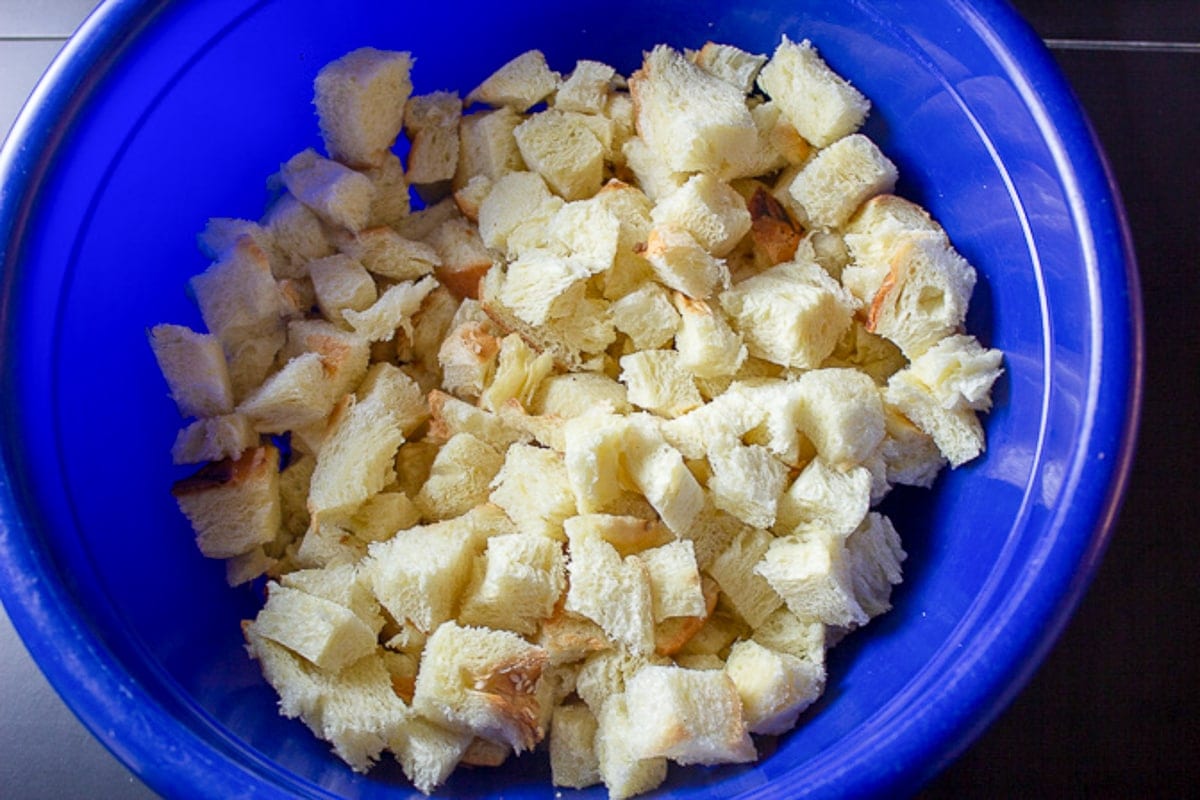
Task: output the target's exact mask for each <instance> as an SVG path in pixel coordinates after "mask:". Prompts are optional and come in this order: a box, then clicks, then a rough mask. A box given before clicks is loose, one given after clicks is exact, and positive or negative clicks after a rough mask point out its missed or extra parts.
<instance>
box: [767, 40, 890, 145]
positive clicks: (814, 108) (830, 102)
mask: <svg viewBox="0 0 1200 800" xmlns="http://www.w3.org/2000/svg"><path fill="white" fill-rule="evenodd" d="M758 85H759V88H761V89H762V90H763V91H764V92H766V93H767V95H768V96H769V97H770V98H771V99H772V100H774V101H775V102H776V103H778V104H779V106H780V107H781V108H782V109H783V113H784V115H785V116H786V117H787V118H788V121H789V122H791V123H792V125H793V126H795V128H796V130H798V131H799V132H800V135H801V136H803V137H804V138H805V139H807V140H808V141H810V142H812V143H813V144H814V145H816V146H817V147H826V146H828V145H830V144H832V143H833V142H835V141H837V140H838V139H840V138H842V137H843V136H846V135H848V134H851V133H853V132H854V131H856V130H858V128H859V126H861V125H862V123H863V120H864V119H866V116H867V112H868V111H869V110H870V108H871V105H870V102H869V101H868V100H867V99H866V98H865V97H863V96H862V94H861V93H860V92H859V91H858V90H857V89H855V88H854V87H853V86H851V85H850V84H849V83H848V82H847V81H846V80H845V79H844V78H842V77H841V76H840V75H838V74H836V73H835V72H834V71H833V70H831V69H830V68H829V66H828V65H827V64H826V63H825V62H824V61H823V60H822V59H821V57H820V55H819V54H818V53H817V50H816V48H815V47H813V46H812V43H810V42H809V41H808V40H807V39H805V40H804V41H801V42H800V43H799V44H797V43H795V42H792V41H789V40H788V38H787V37H786V36H784V37H783V40H782V41H781V42H780V43H779V47H777V48H776V49H775V53H774V54H773V55H772V56H771V60H770V61H768V62H767V64H766V66H764V67H763V68H762V71H761V72H759V74H758Z"/></svg>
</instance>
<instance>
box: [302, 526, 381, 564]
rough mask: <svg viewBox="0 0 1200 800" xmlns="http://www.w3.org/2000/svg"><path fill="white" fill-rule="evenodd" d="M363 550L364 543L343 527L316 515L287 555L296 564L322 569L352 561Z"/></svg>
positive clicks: (352, 562) (360, 555) (363, 553)
mask: <svg viewBox="0 0 1200 800" xmlns="http://www.w3.org/2000/svg"><path fill="white" fill-rule="evenodd" d="M366 553H367V547H366V544H365V543H364V542H362V541H360V540H359V539H358V538H356V537H355V536H354V534H352V533H351V532H350V531H349V530H347V529H346V528H345V527H343V526H342V525H337V524H334V523H332V522H327V521H324V520H321V519H317V520H314V521H313V522H312V524H310V525H309V528H308V530H307V531H305V532H304V536H303V537H301V538H300V540H299V541H298V542H297V543H296V544H295V547H293V548H292V550H291V551H289V553H288V556H290V558H291V560H292V562H293V565H294V566H296V567H299V568H302V569H324V568H328V567H332V566H343V565H347V564H354V563H356V562H357V561H358V560H359V559H361V558H362V557H363V556H364V555H366Z"/></svg>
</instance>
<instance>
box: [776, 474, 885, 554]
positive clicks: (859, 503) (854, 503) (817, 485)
mask: <svg viewBox="0 0 1200 800" xmlns="http://www.w3.org/2000/svg"><path fill="white" fill-rule="evenodd" d="M870 503H871V473H870V471H869V470H867V469H866V468H865V467H861V466H853V467H849V468H847V469H837V468H836V467H833V466H832V465H830V464H829V463H828V462H827V461H826V460H825V459H823V458H821V457H817V458H814V459H813V460H812V461H810V462H809V463H808V465H807V466H806V467H805V468H804V469H803V470H801V472H800V475H799V476H797V478H796V480H795V481H793V482H792V484H791V486H789V487H788V488H787V491H785V492H784V493H783V495H782V496H781V497H780V498H779V513H778V515H777V516H776V520H775V525H774V530H775V532H776V533H778V534H780V535H783V536H786V535H788V534H798V533H805V532H807V531H809V530H811V529H813V528H814V527H821V528H825V529H827V530H829V531H830V532H831V533H833V534H834V535H837V536H848V535H849V534H850V533H851V532H852V531H853V530H854V529H855V528H857V527H858V526H859V523H861V522H862V521H863V519H864V518H865V517H866V515H867V510H868V509H869V508H870Z"/></svg>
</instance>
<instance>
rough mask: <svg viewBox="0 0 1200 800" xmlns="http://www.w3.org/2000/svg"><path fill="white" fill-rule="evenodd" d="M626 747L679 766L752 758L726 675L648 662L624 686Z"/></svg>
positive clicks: (737, 700)
mask: <svg viewBox="0 0 1200 800" xmlns="http://www.w3.org/2000/svg"><path fill="white" fill-rule="evenodd" d="M625 703H626V707H627V709H628V714H629V718H630V720H631V721H634V720H636V722H635V723H634V724H633V725H631V726H630V728H629V730H628V731H627V736H628V737H629V740H630V741H629V748H630V750H631V751H632V752H633V753H634V754H636V755H637V756H639V757H641V758H655V757H665V758H669V759H671V760H672V761H675V762H677V763H679V764H684V765H686V764H720V763H741V762H745V761H752V760H754V758H755V757H756V755H757V753H756V752H755V750H754V743H753V742H751V741H750V734H749V733H748V732H747V730H746V723H745V720H744V719H743V718H742V702H741V699H740V698H739V697H738V692H737V687H736V686H735V685H734V684H733V681H731V680H730V679H729V676H728V675H726V674H725V673H724V672H721V671H716V670H691V669H683V668H682V667H667V666H662V667H660V666H655V665H647V666H645V667H642V668H641V669H640V670H638V671H637V672H636V673H635V674H634V675H633V677H632V678H630V679H629V681H628V682H627V683H626V684H625Z"/></svg>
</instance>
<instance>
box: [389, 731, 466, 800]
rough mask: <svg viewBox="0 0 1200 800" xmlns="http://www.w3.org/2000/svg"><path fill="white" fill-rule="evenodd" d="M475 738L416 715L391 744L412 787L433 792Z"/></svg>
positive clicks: (392, 739) (455, 765)
mask: <svg viewBox="0 0 1200 800" xmlns="http://www.w3.org/2000/svg"><path fill="white" fill-rule="evenodd" d="M474 740H475V736H474V735H473V734H472V733H470V732H469V731H466V732H464V731H455V730H451V729H450V728H447V727H445V726H442V725H438V724H437V723H435V722H432V721H430V720H428V719H426V718H424V717H422V716H420V715H413V717H412V718H411V719H410V720H409V721H408V722H407V723H406V724H405V725H404V726H402V727H401V728H400V730H398V731H397V732H396V734H395V735H394V736H393V737H392V738H391V740H390V741H389V743H388V746H389V748H390V749H391V751H392V752H393V753H394V754H395V755H396V760H397V761H399V762H400V767H401V768H402V769H403V770H404V775H405V776H406V777H407V778H408V779H409V780H410V781H412V784H413V786H415V787H417V790H418V791H420V792H423V793H424V794H432V793H433V791H434V790H435V789H437V787H438V786H441V785H442V783H443V782H444V781H445V780H446V779H447V778H449V777H450V773H452V772H453V771H454V768H455V767H457V766H458V764H459V762H460V761H461V760H462V757H463V755H464V754H465V753H466V751H467V748H468V747H469V746H470V745H471V742H472V741H474Z"/></svg>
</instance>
